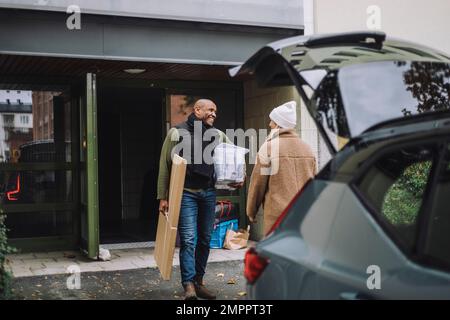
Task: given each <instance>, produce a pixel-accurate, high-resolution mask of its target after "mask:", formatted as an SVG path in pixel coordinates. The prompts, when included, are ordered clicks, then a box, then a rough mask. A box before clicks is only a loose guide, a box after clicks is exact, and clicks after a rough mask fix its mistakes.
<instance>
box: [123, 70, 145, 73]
mask: <svg viewBox="0 0 450 320" xmlns="http://www.w3.org/2000/svg"><path fill="white" fill-rule="evenodd" d="M123 71H124V72H126V73H131V74H139V73H143V72H145V71H146V70H145V69H124V70H123Z"/></svg>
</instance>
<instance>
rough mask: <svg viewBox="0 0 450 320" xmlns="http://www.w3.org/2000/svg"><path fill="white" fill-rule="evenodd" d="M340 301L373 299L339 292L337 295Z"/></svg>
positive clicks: (353, 293) (355, 293) (352, 293)
mask: <svg viewBox="0 0 450 320" xmlns="http://www.w3.org/2000/svg"><path fill="white" fill-rule="evenodd" d="M339 299H341V300H374V299H375V298H373V297H371V296H369V295H367V294H364V293H360V292H341V293H340V294H339Z"/></svg>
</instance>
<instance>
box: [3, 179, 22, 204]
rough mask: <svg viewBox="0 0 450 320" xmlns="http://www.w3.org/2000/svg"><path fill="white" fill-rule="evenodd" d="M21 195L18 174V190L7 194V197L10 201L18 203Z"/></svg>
mask: <svg viewBox="0 0 450 320" xmlns="http://www.w3.org/2000/svg"><path fill="white" fill-rule="evenodd" d="M19 193H20V175H19V174H18V175H17V178H16V188H15V189H14V190H11V191H8V192H6V197H7V198H8V200H9V201H17V200H19V199H18V198H17V196H18V195H19Z"/></svg>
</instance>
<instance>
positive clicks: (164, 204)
mask: <svg viewBox="0 0 450 320" xmlns="http://www.w3.org/2000/svg"><path fill="white" fill-rule="evenodd" d="M167 211H169V202H168V201H167V200H163V199H161V200H159V212H160V213H162V214H166V212H167Z"/></svg>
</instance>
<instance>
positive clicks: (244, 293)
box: [238, 291, 247, 297]
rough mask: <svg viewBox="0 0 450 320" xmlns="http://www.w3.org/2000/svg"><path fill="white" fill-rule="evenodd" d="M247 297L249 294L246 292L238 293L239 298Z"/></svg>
mask: <svg viewBox="0 0 450 320" xmlns="http://www.w3.org/2000/svg"><path fill="white" fill-rule="evenodd" d="M245 295H247V292H245V291H242V292H238V296H240V297H243V296H245Z"/></svg>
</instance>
